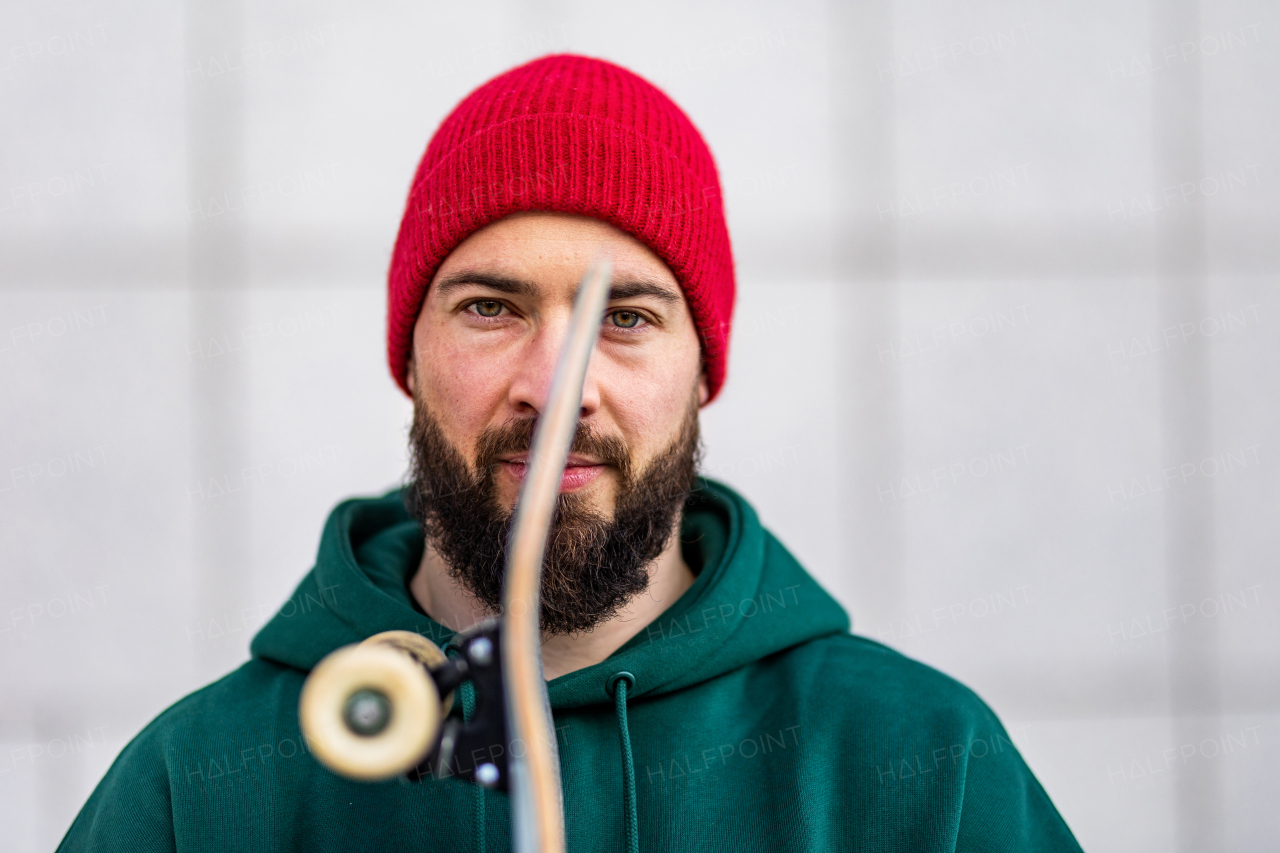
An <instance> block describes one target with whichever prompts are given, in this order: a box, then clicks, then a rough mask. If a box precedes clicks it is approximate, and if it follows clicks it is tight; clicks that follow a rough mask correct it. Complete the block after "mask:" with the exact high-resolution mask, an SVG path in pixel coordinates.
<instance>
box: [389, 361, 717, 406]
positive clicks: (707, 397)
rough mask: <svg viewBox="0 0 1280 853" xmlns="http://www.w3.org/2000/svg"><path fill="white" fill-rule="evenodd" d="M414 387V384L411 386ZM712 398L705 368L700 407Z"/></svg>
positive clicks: (699, 400)
mask: <svg viewBox="0 0 1280 853" xmlns="http://www.w3.org/2000/svg"><path fill="white" fill-rule="evenodd" d="M410 387H413V386H410ZM710 399H711V386H710V385H708V384H707V371H706V369H705V368H704V369H703V371H702V372H701V373H699V374H698V408H699V409H701V408H702V407H703V406H705V405H706V404H707V400H710Z"/></svg>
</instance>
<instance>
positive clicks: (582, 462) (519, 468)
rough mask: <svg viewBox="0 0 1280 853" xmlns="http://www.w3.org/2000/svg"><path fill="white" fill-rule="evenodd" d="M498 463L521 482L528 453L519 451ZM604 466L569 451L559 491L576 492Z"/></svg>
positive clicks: (597, 474) (526, 470) (588, 482)
mask: <svg viewBox="0 0 1280 853" xmlns="http://www.w3.org/2000/svg"><path fill="white" fill-rule="evenodd" d="M499 464H500V465H501V466H502V467H503V469H504V470H505V471H506V472H507V473H508V474H510V475H511V476H512V477H513V478H514V479H515V481H516V482H517V483H523V482H524V478H525V475H526V474H527V473H528V471H529V454H527V453H520V454H517V455H515V456H512V457H510V458H508V459H503V460H500V462H499ZM606 467H607V466H605V465H604V463H602V462H595V461H593V460H591V459H588V458H586V457H584V456H578V455H577V454H573V453H570V454H569V456H568V458H567V459H566V460H565V464H564V474H562V475H561V476H560V493H561V494H564V493H565V492H576V491H577V490H578V489H581V488H584V487H586V486H587V485H589V484H590V483H593V482H595V479H596V478H597V477H599V476H600V475H601V474H603V473H604V471H605V468H606Z"/></svg>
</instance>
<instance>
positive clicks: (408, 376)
mask: <svg viewBox="0 0 1280 853" xmlns="http://www.w3.org/2000/svg"><path fill="white" fill-rule="evenodd" d="M417 372H418V371H416V370H414V361H413V348H412V347H410V349H409V363H408V365H407V366H406V367H405V374H404V384H405V385H408V386H409V394H410V395H412V396H415V397H416V396H417V395H418V389H417V388H415V387H413V380H414V374H415V373H417Z"/></svg>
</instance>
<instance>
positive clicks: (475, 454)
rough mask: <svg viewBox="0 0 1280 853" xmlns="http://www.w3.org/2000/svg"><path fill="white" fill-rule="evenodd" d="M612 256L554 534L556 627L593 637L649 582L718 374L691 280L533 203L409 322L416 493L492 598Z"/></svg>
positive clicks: (457, 561)
mask: <svg viewBox="0 0 1280 853" xmlns="http://www.w3.org/2000/svg"><path fill="white" fill-rule="evenodd" d="M601 255H604V256H606V257H609V258H610V259H611V260H612V261H613V264H614V278H613V284H612V293H611V297H610V301H609V303H608V307H607V308H606V314H605V318H604V324H603V327H602V331H601V335H600V340H599V342H598V344H597V348H596V350H595V352H594V354H593V356H592V360H591V364H590V366H589V368H588V371H587V376H586V382H585V383H584V387H583V395H582V408H581V411H580V415H579V423H578V429H577V433H576V435H575V438H574V443H573V446H572V447H571V449H570V454H569V460H568V465H567V466H566V469H565V474H564V477H563V478H562V480H561V488H560V492H561V497H560V504H559V508H558V510H557V514H556V518H555V522H554V524H553V527H552V530H551V532H550V536H549V537H548V551H547V561H546V564H545V566H544V577H543V607H542V620H543V628H544V630H547V631H548V632H551V633H572V632H577V631H583V630H589V629H590V628H591V627H593V626H595V625H597V624H600V623H601V622H603V621H604V620H605V619H608V618H609V617H611V616H612V615H613V614H614V613H616V612H617V611H618V610H619V609H620V607H621V606H623V605H624V604H625V603H626V601H627V600H629V599H630V598H631V597H632V596H634V595H636V594H638V593H640V592H642V591H643V590H644V589H645V587H646V586H647V584H648V568H649V565H650V564H651V563H652V561H653V560H654V559H655V558H656V557H657V556H658V555H659V554H660V553H661V552H662V549H663V548H664V547H665V546H666V545H667V543H668V542H669V540H670V537H671V534H672V532H673V531H674V527H675V524H676V522H677V521H678V519H679V511H680V508H681V506H682V504H683V500H684V497H685V496H686V495H687V494H688V491H689V489H690V488H691V486H692V481H693V475H694V471H695V469H696V454H697V446H698V431H697V408H698V406H699V405H700V404H701V403H703V402H705V401H706V383H705V381H704V380H703V379H702V372H701V354H700V349H699V342H698V336H697V332H696V330H695V328H694V324H693V320H692V317H691V316H690V313H689V310H688V307H687V305H686V304H685V301H684V297H683V294H682V292H681V290H680V287H679V284H678V283H677V282H676V280H675V277H674V276H673V275H672V274H671V272H670V270H668V269H667V267H666V265H665V264H663V263H662V261H661V260H659V259H658V258H657V257H656V256H655V255H654V254H653V253H652V252H651V251H650V250H649V249H648V248H646V247H645V246H644V245H643V244H641V243H639V242H638V241H636V240H635V239H634V238H632V237H630V236H629V235H626V234H624V233H623V232H621V231H618V230H617V229H615V228H613V227H612V226H609V225H606V224H604V223H601V222H598V221H596V220H592V219H587V218H585V217H577V216H568V215H561V214H547V213H534V214H521V215H518V216H514V217H509V218H507V219H504V220H502V221H500V222H497V223H494V224H493V225H490V226H488V227H487V228H485V229H483V230H481V231H478V232H476V233H475V234H474V235H472V236H471V237H470V238H469V239H468V240H467V241H465V242H464V243H463V244H461V245H460V246H459V247H458V248H457V249H455V250H454V252H453V253H452V254H450V255H449V257H448V258H447V259H446V260H445V262H444V264H442V266H441V268H440V270H439V271H438V272H437V273H436V276H435V278H434V279H433V280H432V283H431V286H430V288H429V289H428V293H427V296H426V299H425V301H424V305H423V309H422V312H421V314H420V316H419V318H418V322H417V325H416V327H415V329H414V354H413V355H414V357H413V364H412V366H411V369H410V385H411V387H412V389H413V391H414V403H415V405H414V428H413V432H412V435H411V448H412V451H413V468H414V470H413V474H414V480H413V488H412V490H411V497H412V499H413V500H412V501H411V503H412V504H414V508H415V511H416V512H415V514H416V515H418V517H419V519H420V520H421V521H422V523H423V527H424V530H425V532H426V534H427V537H428V539H429V541H430V542H431V544H432V545H433V547H434V548H435V550H436V551H437V553H439V554H440V556H441V557H442V558H443V559H444V560H445V562H446V564H447V565H448V568H449V572H450V574H451V575H452V576H453V577H455V578H456V579H458V580H459V581H461V582H462V583H463V584H464V585H465V586H466V587H467V588H468V589H469V590H470V591H471V592H472V593H473V594H474V595H476V597H477V598H478V599H479V601H480V602H482V603H483V604H484V605H485V606H486V607H488V608H490V609H496V608H497V604H498V602H499V600H500V596H501V584H502V567H503V564H504V562H505V560H504V558H505V547H506V539H507V533H508V531H509V524H510V513H511V508H512V506H513V505H514V503H515V501H516V498H517V496H518V494H519V490H520V486H521V483H522V481H523V479H524V476H525V471H526V467H527V466H526V463H527V459H528V451H529V447H530V442H531V438H532V434H533V427H534V423H535V421H536V419H537V417H538V416H539V415H540V414H541V411H542V409H543V406H544V405H545V403H546V398H547V395H548V393H549V390H550V387H551V382H552V376H553V374H554V371H555V366H556V362H557V359H558V357H559V353H560V349H561V346H562V344H563V342H564V340H565V337H566V333H567V329H568V323H569V318H570V315H571V313H572V308H573V300H574V296H575V294H576V290H577V283H578V281H579V279H580V278H581V276H582V273H583V271H584V270H585V269H586V267H587V265H588V264H589V263H590V262H591V261H592V260H593V259H594V258H596V257H599V256H601Z"/></svg>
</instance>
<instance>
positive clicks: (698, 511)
mask: <svg viewBox="0 0 1280 853" xmlns="http://www.w3.org/2000/svg"><path fill="white" fill-rule="evenodd" d="M680 535H681V546H682V548H683V552H684V557H685V561H686V562H687V563H688V564H689V566H690V568H692V569H693V570H694V572H695V573H696V574H697V579H696V580H695V582H694V584H693V586H691V587H690V588H689V589H688V590H687V591H686V592H685V593H684V595H682V596H681V597H680V598H679V599H678V600H677V601H676V602H675V603H674V604H673V605H672V606H671V607H669V608H668V609H667V610H666V611H664V612H663V613H662V615H661V616H660V617H658V618H657V619H655V620H654V621H653V622H651V623H650V624H649V625H647V626H645V627H644V628H642V629H641V630H640V631H639V632H638V633H637V634H636V635H635V636H634V637H632V638H631V640H630V641H628V642H627V643H626V644H625V645H623V646H622V648H620V649H618V651H616V652H614V653H613V654H612V655H611V656H610V657H609V658H608V659H606V660H605V661H603V662H601V663H599V664H596V665H594V666H590V667H586V668H584V669H580V670H577V671H575V672H571V673H569V674H567V675H564V676H561V677H560V678H557V679H555V680H553V681H551V682H549V684H548V692H549V694H550V699H551V705H552V707H554V708H575V707H581V706H584V705H593V704H611V703H612V701H613V700H612V699H611V697H610V694H609V693H608V690H607V687H606V683H607V681H608V679H609V676H610V675H611V674H613V673H616V672H619V671H627V672H630V673H632V674H633V675H634V676H635V685H634V687H633V688H632V689H631V690H630V691H629V692H630V695H631V697H632V698H639V697H641V696H657V695H661V694H664V693H670V692H673V691H676V690H680V689H682V688H685V687H689V686H691V685H694V684H698V683H700V682H703V681H707V680H709V679H712V678H715V677H716V676H719V675H723V674H725V673H728V672H731V671H733V670H736V669H739V668H740V667H743V666H745V665H747V664H749V663H751V662H753V661H756V660H759V659H761V658H764V657H766V656H768V655H771V654H774V653H776V652H780V651H782V650H784V649H788V648H791V647H792V646H795V645H798V644H800V643H804V642H806V641H809V640H813V639H817V638H819V637H823V636H828V635H831V634H842V633H846V632H848V630H849V618H848V616H847V615H846V614H845V612H844V610H843V609H842V608H841V607H840V605H839V604H837V603H836V602H835V600H834V599H832V598H831V596H830V595H828V594H827V593H826V592H825V591H824V590H823V589H822V588H821V587H820V586H818V584H817V582H816V581H814V579H813V578H812V577H810V576H809V574H808V573H807V572H806V571H805V570H804V569H803V568H801V566H800V564H799V563H797V562H796V560H795V558H794V557H792V556H791V554H790V553H789V552H788V551H787V550H786V548H784V547H783V546H782V544H781V543H780V542H778V540H777V539H775V538H774V537H773V535H772V534H770V533H769V532H768V531H766V530H765V529H764V528H763V527H761V526H760V521H759V519H758V518H757V517H756V514H755V512H754V511H753V510H752V509H751V507H750V506H749V505H748V504H747V502H746V501H745V500H743V499H742V497H740V496H739V495H738V494H737V493H736V492H734V491H733V490H731V489H729V488H728V487H727V486H724V485H722V484H719V483H716V482H713V481H710V480H706V479H699V481H698V485H697V488H696V489H695V491H694V493H693V495H692V496H691V498H690V500H689V503H688V504H687V505H686V507H685V516H684V521H683V524H682V526H681V534H680ZM422 549H423V541H422V532H421V530H420V529H419V527H418V525H417V523H416V522H415V521H414V520H413V519H412V518H410V516H409V514H408V512H407V511H406V510H405V507H404V504H403V502H402V500H401V496H400V492H399V491H398V490H397V491H394V492H390V493H388V494H386V495H384V496H382V497H380V498H364V499H355V500H349V501H346V502H344V503H342V504H340V505H339V506H338V507H337V508H336V509H335V510H334V511H333V513H332V514H331V515H330V516H329V519H328V521H327V522H326V524H325V528H324V534H323V535H322V537H321V540H320V549H319V553H318V555H317V556H316V565H315V568H313V569H312V570H311V571H310V572H309V573H308V574H307V576H306V577H305V578H304V579H303V580H302V582H301V583H300V584H299V585H298V587H297V589H296V590H295V591H294V594H293V595H292V596H291V597H290V598H289V600H288V601H286V602H285V604H284V605H283V606H282V607H281V608H280V610H279V611H278V612H277V613H276V615H275V616H274V617H273V618H272V619H271V621H270V622H268V623H267V624H266V626H264V627H263V629H262V630H261V631H259V632H258V634H257V636H255V637H254V639H253V643H252V645H251V646H250V651H251V652H252V654H253V655H254V657H257V658H265V659H267V660H271V661H275V662H277V663H281V664H284V665H286V666H289V667H293V668H295V669H299V670H303V671H309V670H310V669H311V668H312V667H314V666H315V665H316V664H317V663H318V662H319V661H320V659H321V658H323V657H324V656H325V655H327V654H329V653H330V652H332V651H333V650H335V649H337V648H339V647H341V646H344V645H348V644H350V643H358V642H360V641H362V640H364V639H365V638H366V637H369V636H371V635H373V634H376V633H379V632H381V631H390V630H406V631H416V632H417V633H420V634H422V635H424V636H426V637H429V638H430V639H432V640H433V641H435V642H436V643H438V644H440V645H445V644H446V643H447V642H448V641H449V640H450V639H451V638H452V636H453V633H454V632H453V631H452V630H450V629H449V628H446V627H445V626H444V625H441V624H440V623H438V622H436V621H435V620H433V619H431V618H430V617H429V616H427V615H426V614H424V613H423V612H422V611H421V609H419V608H418V606H417V605H416V603H415V602H414V600H413V598H412V596H411V594H410V593H409V589H408V584H409V580H410V579H411V578H412V577H413V573H414V572H415V571H416V570H417V568H418V564H419V562H420V560H421V558H422Z"/></svg>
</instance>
